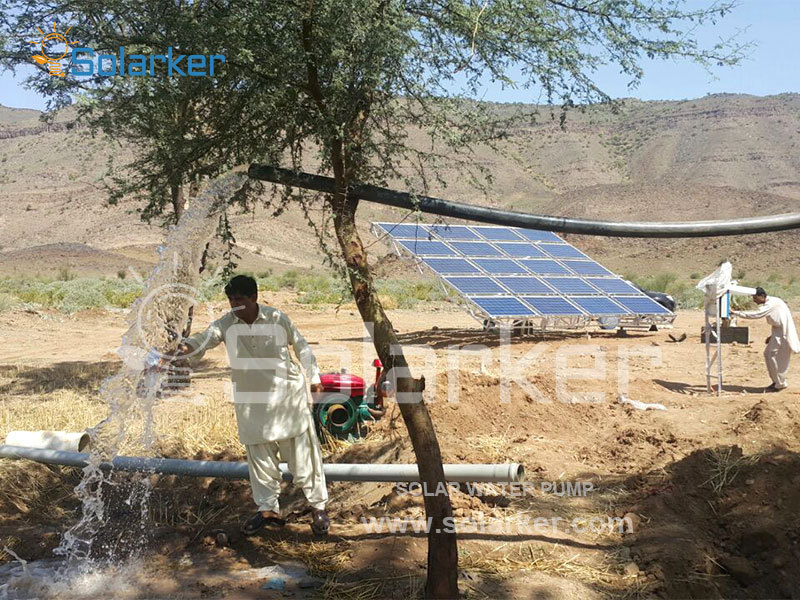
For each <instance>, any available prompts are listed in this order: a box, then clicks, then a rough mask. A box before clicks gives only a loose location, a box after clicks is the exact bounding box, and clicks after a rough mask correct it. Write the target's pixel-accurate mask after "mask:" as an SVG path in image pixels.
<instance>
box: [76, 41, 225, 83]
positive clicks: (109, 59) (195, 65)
mask: <svg viewBox="0 0 800 600" xmlns="http://www.w3.org/2000/svg"><path fill="white" fill-rule="evenodd" d="M125 58H126V57H125V48H124V47H120V49H119V55H118V56H114V55H113V54H111V55H109V54H100V55H97V57H96V60H95V52H94V50H93V49H92V48H73V49H72V61H71V63H72V68H71V69H70V73H71V74H72V75H75V76H78V77H89V76H91V75H94V74H95V73H96V74H97V75H101V76H103V77H111V76H114V75H130V76H131V77H144V76H145V75H150V76H151V77H152V76H155V74H156V63H158V62H161V63H162V64H166V66H167V76H173V75H180V76H186V75H187V73H188V75H189V76H191V77H204V76H206V75H207V74H210V75H211V76H212V77H213V76H214V67H215V64H214V63H215V62H216V63H218V64H224V63H225V55H224V54H212V55H210V56H206V55H204V54H191V55H189V57H188V58H187V56H186V55H185V54H177V55H176V54H173V49H172V47H170V48H168V49H167V54H166V55H164V54H148V55H146V54H131V55H130V56H128V57H127V59H128V60H127V61H126V60H125ZM148 58H149V65H148ZM184 58H186V59H187V60H186V62H187V63H188V67H184V66H182V64H181V61H183V59H184ZM95 62H96V63H97V71H95ZM109 63H110V64H109ZM126 63H127V64H126ZM118 64H119V69H117V65H118ZM148 66H149V68H148ZM206 66H208V73H207V72H206ZM126 67H127V69H126ZM126 71H127V72H126Z"/></svg>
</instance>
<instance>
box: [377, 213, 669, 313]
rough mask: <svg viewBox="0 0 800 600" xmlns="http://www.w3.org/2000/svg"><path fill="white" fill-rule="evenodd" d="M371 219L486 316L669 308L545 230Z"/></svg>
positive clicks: (614, 311)
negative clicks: (390, 221) (382, 221)
mask: <svg viewBox="0 0 800 600" xmlns="http://www.w3.org/2000/svg"><path fill="white" fill-rule="evenodd" d="M373 225H374V226H375V227H376V228H377V231H378V233H380V234H381V235H388V236H390V237H391V238H392V239H393V241H394V242H396V243H397V245H398V246H399V247H401V248H403V249H404V250H406V251H407V252H409V253H411V254H413V255H414V256H416V257H417V258H419V259H420V260H421V261H422V262H423V263H424V264H425V265H427V266H428V268H430V269H431V270H432V271H434V272H435V273H436V274H437V275H438V276H439V277H441V278H442V280H444V281H445V282H447V283H448V284H449V285H450V286H451V287H452V288H454V289H455V290H456V291H458V292H459V293H460V294H461V295H462V296H464V297H465V298H467V299H468V300H469V301H470V302H472V303H473V304H474V305H475V306H477V307H479V308H480V310H481V311H482V312H483V313H485V314H486V315H487V316H489V317H491V318H500V319H504V318H534V317H586V318H594V317H634V316H638V317H644V316H665V317H668V316H671V315H672V313H671V312H670V311H669V310H667V309H666V308H664V307H663V306H661V305H660V304H658V303H657V302H655V301H654V300H652V299H651V298H650V297H648V296H646V295H645V294H643V293H642V292H641V291H640V290H638V289H637V288H635V287H633V286H632V285H631V284H629V283H628V282H627V281H625V280H624V279H622V278H620V277H618V276H617V275H615V274H614V273H612V272H611V271H609V270H608V269H606V268H605V267H603V266H602V265H601V264H599V263H597V262H595V261H593V260H592V259H591V258H589V257H588V256H586V254H584V253H583V252H581V251H580V250H578V249H577V248H575V247H574V246H572V245H570V244H568V243H567V242H565V241H564V240H563V239H561V238H560V237H559V236H557V235H556V234H555V233H552V232H549V231H537V230H534V229H522V228H517V227H497V226H491V225H469V226H467V225H442V224H437V225H426V224H408V223H374V224H373Z"/></svg>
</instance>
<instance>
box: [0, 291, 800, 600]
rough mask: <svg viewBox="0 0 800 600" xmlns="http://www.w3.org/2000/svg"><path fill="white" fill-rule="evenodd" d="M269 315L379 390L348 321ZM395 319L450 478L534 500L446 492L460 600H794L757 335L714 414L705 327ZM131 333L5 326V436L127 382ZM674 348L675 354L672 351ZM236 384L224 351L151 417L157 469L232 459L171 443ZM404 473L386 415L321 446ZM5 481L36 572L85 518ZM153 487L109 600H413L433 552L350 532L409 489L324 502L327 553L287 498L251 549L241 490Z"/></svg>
mask: <svg viewBox="0 0 800 600" xmlns="http://www.w3.org/2000/svg"><path fill="white" fill-rule="evenodd" d="M264 300H265V302H266V303H268V304H274V305H277V306H280V307H281V308H283V309H284V310H286V311H287V312H288V314H289V315H290V317H291V318H292V319H293V321H294V322H295V324H296V325H297V326H298V328H299V329H300V330H301V331H302V332H303V334H304V335H305V336H306V338H307V339H308V340H309V342H311V343H312V347H313V348H314V350H315V353H316V354H317V358H318V361H319V363H320V366H321V368H322V370H323V372H326V371H332V370H338V369H339V368H340V367H341V366H342V365H345V366H347V367H348V368H349V370H351V371H352V372H354V373H356V374H358V375H363V376H364V377H365V379H366V380H367V381H368V382H369V381H371V380H372V378H373V376H374V374H373V371H372V368H371V367H370V366H369V363H370V361H371V360H372V358H373V356H374V354H373V352H372V348H371V344H370V343H369V341H368V340H365V339H364V337H363V334H364V329H363V324H362V323H361V320H360V317H359V316H358V314H357V312H355V311H354V310H353V309H352V308H350V307H347V306H345V307H342V308H340V309H339V310H338V311H337V310H333V309H330V310H325V311H319V310H317V311H312V310H308V309H306V308H304V307H302V306H301V305H298V304H295V303H294V302H292V301H291V299H290V298H289V297H287V296H283V295H277V294H272V295H270V294H268V295H267V296H266V297H265V298H264ZM222 308H223V307H222V306H221V305H218V306H216V307H215V310H217V312H219V311H221V310H222ZM390 318H391V319H392V322H393V324H394V326H395V328H396V329H397V331H398V333H399V336H400V339H401V340H402V342H403V343H404V345H405V348H406V352H407V355H408V357H409V359H410V362H411V363H412V366H413V368H414V373H415V374H418V373H424V374H425V377H426V383H427V387H426V392H425V394H426V402H428V405H429V410H430V412H431V415H432V418H433V420H434V423H435V426H436V430H437V434H438V437H439V442H440V444H441V447H442V453H443V457H444V461H445V462H446V463H484V462H485V463H504V462H518V463H521V464H522V465H523V466H524V468H525V473H526V482H528V483H529V484H530V485H528V486H525V487H524V488H512V487H509V486H505V487H502V486H496V487H491V486H484V487H483V488H482V491H483V494H482V495H478V494H473V495H470V494H468V493H464V488H462V489H461V490H459V491H455V492H453V493H452V499H453V505H454V515H455V518H456V521H457V523H459V524H460V528H459V529H460V530H459V555H460V572H459V581H460V589H461V591H462V594H463V595H464V597H468V598H485V597H488V598H498V597H509V598H526V599H527V598H542V599H546V598H553V599H555V598H575V599H578V598H581V599H584V598H590V599H591V598H649V597H660V598H800V568H798V566H797V565H798V564H800V546H798V541H800V526H798V525H797V523H796V519H795V515H796V514H797V512H798V510H799V509H800V441H799V440H800V418H799V417H800V415H799V414H798V408H797V405H798V400H800V384H797V383H794V382H790V388H789V389H788V390H786V391H783V392H780V393H774V394H766V393H764V391H763V388H764V386H765V385H766V384H767V383H769V380H768V377H767V374H766V370H765V367H764V365H763V359H762V356H761V351H762V348H763V340H764V338H765V337H766V336H767V335H768V333H769V330H768V326H767V325H766V323H764V322H754V323H752V327H751V340H752V341H751V343H750V344H749V345H735V344H734V345H726V346H725V347H724V367H725V369H724V372H725V389H724V392H723V394H722V395H721V396H717V395H715V394H708V393H707V392H706V382H705V348H704V345H703V344H702V343H700V326H701V324H702V315H701V313H699V312H681V313H680V315H679V317H678V319H677V321H676V323H675V326H674V329H663V330H661V331H657V332H647V331H629V332H628V333H627V335H625V336H618V335H617V334H616V333H615V332H590V333H588V334H587V333H585V332H584V333H548V334H544V335H539V336H530V337H524V338H512V339H511V343H510V345H503V344H500V343H499V341H498V338H497V336H496V335H495V336H493V335H490V334H486V333H484V332H482V331H481V330H480V328H479V326H478V325H477V324H476V323H475V322H474V321H473V320H472V319H471V318H470V317H469V316H468V315H466V314H465V313H463V312H461V311H459V310H458V309H456V308H455V307H452V306H448V305H446V304H442V305H440V306H435V307H431V308H429V309H426V310H415V311H404V310H395V311H391V312H390ZM204 321H207V316H201V317H199V320H198V322H197V323H196V327H202V325H203V324H204ZM124 328H125V323H124V315H123V314H120V313H115V312H107V311H91V312H87V313H79V314H76V315H73V316H71V317H65V316H63V315H58V314H55V313H49V312H35V311H34V312H25V311H22V310H17V311H12V312H9V313H6V314H3V315H0V411H2V412H0V435H3V436H4V435H5V433H6V432H7V431H8V430H9V429H11V428H13V427H15V426H20V425H16V424H15V419H17V418H18V415H19V414H20V413H19V410H20V409H19V406H20V403H25V404H26V405H27V406H30V407H34V408H35V406H36V403H37V402H44V401H45V400H47V401H49V402H52V401H53V399H54V398H55V399H56V400H58V401H59V402H63V404H62V406H63V411H64V412H65V413H69V412H70V411H72V410H73V409H72V407H71V405H70V402H71V399H74V398H77V397H78V396H80V395H84V396H87V397H89V398H90V400H91V396H92V395H93V394H96V390H97V387H98V386H99V383H100V382H101V381H102V378H103V377H104V376H105V375H107V374H109V373H111V372H113V370H114V368H115V366H116V365H118V357H117V356H116V354H115V353H114V351H115V349H116V348H117V347H118V346H119V340H120V336H121V335H122V333H123V331H124ZM683 332H685V333H686V334H687V336H688V339H686V340H685V341H684V342H681V343H675V342H673V341H671V340H670V337H669V334H672V335H680V334H681V333H683ZM795 362H797V359H795ZM365 365H366V366H365ZM793 369H794V372H795V373H796V372H797V370H798V369H800V363H798V364H795V365H794V366H793ZM797 377H798V376H797V375H794V377H793V379H794V380H795V381H800V380H798V379H797ZM226 381H227V364H226V358H225V354H224V350H223V349H222V348H217V349H215V350H213V351H210V352H209V353H208V354H207V355H206V358H205V359H204V362H203V364H202V365H200V368H199V369H198V370H197V372H196V373H195V374H194V377H193V383H192V392H193V394H194V395H193V396H192V399H191V400H186V401H182V400H171V401H169V402H166V401H165V403H164V406H159V407H157V409H156V410H157V411H161V412H162V413H163V414H164V415H166V422H170V419H172V421H171V422H172V423H176V424H175V425H173V430H172V431H170V430H169V428H167V427H165V429H164V430H163V431H160V432H159V433H160V434H161V439H160V441H159V442H158V444H157V448H156V449H157V450H158V451H159V452H160V453H161V454H162V455H164V456H179V457H190V458H192V457H193V458H211V457H214V458H225V459H236V460H241V459H242V457H243V449H242V447H241V446H240V445H239V443H238V440H236V439H235V437H234V435H230V439H228V440H224V439H223V440H222V442H221V444H217V447H216V449H214V448H211V447H209V450H208V451H203V452H200V451H197V450H196V449H195V448H194V446H191V444H188V445H187V442H186V441H185V439H184V440H183V441H181V436H180V435H176V432H175V428H180V427H181V425H180V423H181V422H182V421H180V419H186V418H189V417H188V416H187V415H190V414H195V413H197V414H200V412H202V411H203V408H202V405H203V403H206V406H211V405H213V406H217V404H213V403H212V400H213V399H214V398H217V399H219V398H220V397H224V394H225V383H226ZM67 388H69V389H68V390H67ZM67 391H69V392H70V393H73V394H75V395H74V396H73V395H69V394H67ZM57 394H62V395H61V396H59V395H57ZM620 395H622V396H623V397H625V398H629V399H631V400H637V401H641V402H647V403H660V404H663V405H664V406H665V407H666V410H663V411H662V410H647V411H643V410H637V409H635V408H632V407H631V406H628V405H624V404H621V403H619V402H618V398H619V397H620ZM59 399H61V400H59ZM90 400H89V401H90ZM75 402H76V404H75V406H76V407H77V402H78V400H75ZM83 402H87V400H83ZM75 410H77V408H76V409H75ZM97 410H98V411H101V412H102V407H97ZM215 410H216V409H215ZM198 411H200V412H198ZM228 411H229V408H226V409H225V410H224V411H222V410H221V411H218V412H219V414H218V415H216V417H217V418H218V419H219V420H220V421H224V423H221V424H220V423H216V424H215V425H214V426H215V427H217V429H216V430H215V431H224V432H228V433H225V434H224V435H229V433H230V432H235V429H234V428H233V427H232V425H231V423H230V422H229V420H230V419H232V410H230V411H229V412H228ZM86 414H87V416H86V419H90V417H91V415H93V414H94V413H92V411H87V412H86ZM204 414H205V413H204ZM65 418H66V417H65ZM70 418H72V419H76V418H78V417H76V416H75V415H74V414H73V415H71V417H70ZM91 418H93V417H91ZM53 419H54V420H53V421H52V422H53V423H55V424H58V423H60V421H58V416H54V417H53ZM74 422H77V421H74V420H73V421H70V423H74ZM93 424H94V423H93V422H87V423H86V424H85V426H89V425H93ZM24 425H27V424H24ZM220 435H222V434H220ZM412 456H413V455H412V452H411V448H410V444H409V442H408V440H407V435H406V431H405V427H404V425H403V424H402V419H401V418H400V416H399V411H398V410H397V407H396V405H394V404H392V405H390V410H389V411H388V414H387V416H386V417H385V418H384V419H382V420H381V421H380V422H378V423H376V424H374V425H373V426H372V427H371V430H370V433H369V435H368V436H367V437H366V438H365V439H362V440H358V441H355V442H352V443H340V444H335V445H329V446H327V447H326V460H327V461H329V462H334V461H335V462H386V463H391V462H401V463H404V462H412V461H413V458H412ZM14 464H15V465H22V464H23V463H14ZM7 465H8V463H6V466H4V471H2V473H3V474H4V475H3V477H4V479H5V483H4V487H5V489H6V491H5V492H4V493H3V494H2V495H0V549H1V548H2V546H3V545H6V546H8V547H9V549H12V550H13V551H14V552H15V553H16V554H18V555H19V556H20V557H21V558H23V559H27V560H32V561H37V562H38V563H40V564H44V563H43V562H42V561H45V560H47V559H51V558H52V553H51V551H52V549H53V548H54V547H55V546H56V545H58V542H59V538H60V535H61V533H62V532H63V531H64V530H65V529H66V527H67V526H68V525H70V524H71V523H73V522H74V521H75V519H76V518H77V515H78V511H79V506H77V502H76V501H75V499H74V497H73V496H72V495H71V493H70V490H71V488H72V487H73V486H74V485H75V484H76V483H77V481H78V479H79V473H78V472H76V471H74V470H72V469H67V468H64V469H61V468H56V467H44V466H40V465H30V464H29V465H27V466H26V468H25V469H22V468H14V469H10V468H9V467H8V466H7ZM152 480H153V481H152V490H153V492H152V496H151V506H152V509H151V519H152V521H153V522H152V527H151V528H150V534H151V535H150V544H149V546H148V548H147V550H146V551H145V552H144V554H143V556H142V558H141V559H140V562H139V563H137V564H139V565H140V567H139V568H137V569H135V570H134V571H135V572H134V574H133V575H130V574H129V577H132V579H130V580H129V583H130V586H129V588H126V589H127V592H124V593H123V592H122V591H120V592H119V593H118V594H115V595H117V596H119V597H142V596H146V597H176V598H184V597H185V598H200V597H223V596H224V597H243V598H250V597H254V598H255V597H257V598H272V597H275V598H278V597H297V598H304V597H325V598H359V599H365V598H405V597H414V596H415V595H416V594H418V593H419V589H420V586H421V585H422V582H423V578H424V574H425V571H424V568H425V557H426V540H425V536H424V534H423V533H421V532H420V533H414V532H413V531H410V530H409V531H406V532H405V533H399V532H394V533H388V532H384V533H376V532H370V531H368V530H367V529H366V528H365V526H364V524H363V522H362V520H363V519H368V518H370V517H376V518H378V517H382V516H390V517H398V518H400V519H405V520H406V521H409V520H414V519H420V518H423V511H422V498H421V497H419V496H418V495H413V494H405V493H403V492H404V491H405V490H404V488H403V486H400V488H397V487H395V486H394V485H393V484H388V483H387V484H363V483H345V482H331V483H329V491H330V495H331V500H330V504H329V509H330V512H331V516H332V521H333V525H332V529H331V533H330V535H329V536H328V538H327V539H326V540H322V541H320V540H317V539H314V538H313V537H312V536H311V535H310V532H309V528H308V516H307V515H306V514H304V505H303V502H302V498H301V496H302V495H301V494H300V493H298V491H297V490H293V489H291V488H290V486H287V489H286V494H285V498H284V500H285V510H286V513H287V514H288V520H289V523H288V524H287V526H286V527H285V528H284V529H281V530H269V531H265V532H264V533H262V534H259V535H256V536H253V537H250V538H245V537H243V536H241V534H239V533H238V529H239V526H240V524H241V523H242V522H243V520H244V519H245V518H247V517H248V516H249V514H250V513H251V512H252V510H253V508H254V507H253V506H252V504H251V502H252V501H251V499H250V495H249V485H248V484H247V482H227V481H215V480H191V479H178V478H175V477H160V478H159V477H155V476H154V477H153V478H152ZM31 486H35V492H31V491H30V488H31ZM22 490H25V491H22ZM15 494H16V496H15ZM123 512H124V511H123ZM125 518H126V517H125V515H121V516H120V520H121V521H120V522H122V521H123V520H124V519H125ZM537 523H538V525H536V524H537ZM620 523H621V524H622V526H621V527H622V530H623V531H622V532H620V531H619V526H620ZM0 562H2V563H6V566H7V567H8V568H7V569H6V570H5V571H3V570H2V569H3V565H2V564H0V578H1V577H6V578H7V579H9V578H10V577H11V573H12V571H11V570H10V569H11V567H10V565H11V564H12V563H13V558H12V556H11V555H10V554H9V553H7V552H3V551H2V550H0ZM31 564H36V563H31ZM276 564H278V565H283V566H286V565H295V566H300V567H302V568H304V569H306V570H307V572H308V573H309V574H310V575H311V576H313V577H316V578H318V580H317V583H316V584H314V585H311V584H309V587H308V588H305V587H303V588H299V587H298V588H291V587H289V588H286V589H283V590H274V589H264V588H263V586H264V585H265V582H267V583H268V581H269V579H268V577H266V575H265V573H266V572H265V571H263V569H264V568H266V567H269V566H272V565H276ZM117 581H121V579H119V578H117ZM2 583H3V581H0V584H2ZM73 592H74V590H73ZM75 593H77V592H75Z"/></svg>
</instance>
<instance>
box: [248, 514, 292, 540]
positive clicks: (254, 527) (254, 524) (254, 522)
mask: <svg viewBox="0 0 800 600" xmlns="http://www.w3.org/2000/svg"><path fill="white" fill-rule="evenodd" d="M265 525H274V526H276V527H283V526H284V525H286V521H285V520H284V519H281V518H280V517H265V516H264V515H263V514H261V511H258V512H257V513H256V514H254V515H253V516H252V517H250V518H249V519H247V521H246V522H245V524H244V525H243V526H242V533H243V534H245V535H253V534H254V533H255V532H256V531H258V530H259V529H262V528H263V527H264V526H265Z"/></svg>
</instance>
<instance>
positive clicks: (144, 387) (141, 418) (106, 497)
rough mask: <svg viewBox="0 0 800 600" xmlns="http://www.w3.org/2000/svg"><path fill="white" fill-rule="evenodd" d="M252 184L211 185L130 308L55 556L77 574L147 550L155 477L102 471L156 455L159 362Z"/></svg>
mask: <svg viewBox="0 0 800 600" xmlns="http://www.w3.org/2000/svg"><path fill="white" fill-rule="evenodd" d="M246 181H247V176H246V175H244V174H242V173H238V172H232V173H228V174H226V175H223V176H221V177H219V178H217V179H215V180H213V181H211V182H210V183H208V184H207V185H206V187H205V188H204V189H203V191H202V193H201V194H200V195H199V196H198V197H197V198H195V199H194V200H193V201H192V202H191V205H190V206H189V208H188V209H187V210H186V212H185V213H184V214H183V215H182V216H181V219H180V221H179V222H178V224H177V225H176V226H175V227H173V228H172V229H171V230H170V232H169V234H168V236H167V241H166V243H165V245H164V246H162V247H161V248H160V249H159V253H160V259H159V263H158V265H157V266H156V267H155V268H154V269H153V272H152V274H151V275H150V277H149V279H148V280H147V281H146V282H145V289H144V292H143V293H142V295H141V297H140V298H139V299H138V300H136V302H134V304H133V306H132V307H131V310H130V313H129V315H128V330H127V332H126V333H125V335H124V336H123V338H122V346H121V348H120V350H119V354H120V356H121V357H122V361H123V364H122V366H121V367H120V370H119V371H118V372H117V373H116V374H114V375H112V376H111V377H109V378H108V379H106V380H105V381H104V382H103V384H102V386H101V388H100V396H101V398H102V399H103V400H104V401H105V402H107V403H108V405H109V415H108V417H106V418H105V419H104V420H103V421H101V422H100V423H99V424H98V425H96V426H95V427H93V428H92V429H90V430H89V431H88V433H89V435H90V437H91V441H92V443H91V452H90V457H89V462H88V465H87V466H86V467H85V468H84V470H83V478H82V480H81V482H80V484H79V485H78V486H77V487H76V488H75V493H76V495H77V496H78V498H79V499H80V500H81V504H82V516H81V519H80V521H79V522H78V523H77V524H76V525H75V526H73V527H72V528H70V529H69V530H68V531H67V532H66V533H65V534H64V535H63V537H62V540H61V544H60V545H59V547H58V548H56V550H55V553H56V554H58V555H61V556H63V557H65V559H66V561H67V565H68V568H70V569H75V568H79V569H82V570H84V571H88V570H91V569H92V568H93V567H96V566H97V565H98V564H99V563H106V564H107V563H109V562H114V561H118V560H120V559H127V558H131V557H135V556H136V555H137V552H138V551H140V550H141V549H142V548H143V547H144V545H145V542H146V536H147V532H148V498H149V495H150V488H149V478H148V476H147V475H146V474H145V475H130V476H129V475H127V474H126V475H125V476H124V477H116V478H112V473H111V472H108V471H104V470H103V469H101V468H100V466H101V464H103V463H105V462H109V461H111V460H112V459H113V458H114V457H115V456H117V455H118V454H120V453H122V452H125V453H135V454H136V455H139V456H150V455H152V446H153V442H154V439H155V433H154V430H153V406H154V404H155V402H156V401H157V399H158V392H159V390H160V389H161V385H162V382H163V378H164V373H163V372H162V371H161V370H160V369H159V368H158V365H159V364H160V363H161V360H160V359H161V358H162V357H165V356H166V357H169V356H170V355H171V354H172V353H173V352H174V351H175V350H176V348H177V346H178V344H179V342H180V338H181V332H182V331H183V330H184V328H185V327H186V324H187V321H188V315H189V308H190V307H192V306H194V305H196V304H197V303H198V302H199V298H198V297H197V293H196V284H197V282H198V279H199V271H200V263H201V257H202V253H203V249H204V247H205V244H206V242H207V241H208V240H209V239H211V237H212V236H213V235H214V231H215V228H216V224H217V219H216V217H217V216H218V214H219V213H220V211H221V210H222V209H223V208H224V207H225V205H226V204H227V201H228V200H229V199H230V197H231V196H232V195H233V194H234V193H235V192H236V191H238V190H239V189H240V188H241V187H242V186H243V185H244V183H245V182H246Z"/></svg>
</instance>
